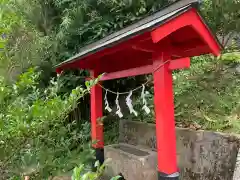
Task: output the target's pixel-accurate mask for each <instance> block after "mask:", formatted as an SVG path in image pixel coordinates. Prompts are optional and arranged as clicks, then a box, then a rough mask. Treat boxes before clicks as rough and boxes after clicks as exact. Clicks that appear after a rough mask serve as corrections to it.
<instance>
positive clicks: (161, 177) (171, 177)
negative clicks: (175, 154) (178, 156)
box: [158, 172, 179, 180]
mask: <svg viewBox="0 0 240 180" xmlns="http://www.w3.org/2000/svg"><path fill="white" fill-rule="evenodd" d="M158 180H179V173H178V172H176V173H173V174H165V173H162V172H158Z"/></svg>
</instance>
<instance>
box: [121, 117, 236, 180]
mask: <svg viewBox="0 0 240 180" xmlns="http://www.w3.org/2000/svg"><path fill="white" fill-rule="evenodd" d="M176 135H177V154H178V164H179V168H180V171H181V179H184V180H232V179H233V174H234V169H235V165H236V159H237V154H238V150H239V144H240V143H239V142H240V140H239V137H238V136H236V135H228V134H222V133H216V132H209V131H193V130H189V129H180V128H177V129H176ZM119 141H120V142H121V143H126V144H130V145H135V146H139V147H142V148H148V149H151V150H153V151H155V150H156V136H155V125H154V124H145V123H140V122H132V121H121V122H120V137H119ZM237 167H238V166H236V169H237ZM238 169H239V168H238ZM234 176H236V177H237V172H235V175H234ZM237 179H238V178H237ZM237 179H236V180H237ZM238 180H239V179H238Z"/></svg>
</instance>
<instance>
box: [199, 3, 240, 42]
mask: <svg viewBox="0 0 240 180" xmlns="http://www.w3.org/2000/svg"><path fill="white" fill-rule="evenodd" d="M239 9H240V2H239V0H204V3H203V6H202V13H203V15H204V16H205V19H206V22H207V23H208V24H209V25H210V27H211V28H212V29H213V31H214V32H215V33H217V34H218V35H220V36H222V44H223V46H226V45H227V43H228V41H229V39H230V38H231V37H232V35H233V34H234V33H238V32H240V20H239V15H240V11H239ZM226 35H229V36H228V37H226Z"/></svg>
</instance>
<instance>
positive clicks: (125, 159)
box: [105, 144, 158, 180]
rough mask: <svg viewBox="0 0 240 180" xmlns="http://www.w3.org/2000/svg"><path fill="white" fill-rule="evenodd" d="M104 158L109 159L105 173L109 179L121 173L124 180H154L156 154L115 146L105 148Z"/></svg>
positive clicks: (146, 150) (134, 148)
mask: <svg viewBox="0 0 240 180" xmlns="http://www.w3.org/2000/svg"><path fill="white" fill-rule="evenodd" d="M105 158H106V159H110V161H109V162H108V163H107V167H106V171H105V173H106V174H107V176H109V177H113V176H116V175H118V174H120V173H122V175H123V177H124V179H126V180H156V179H157V177H158V176H157V167H156V164H157V154H156V152H153V151H151V150H148V149H143V148H140V147H136V146H132V145H128V144H117V145H111V146H106V147H105Z"/></svg>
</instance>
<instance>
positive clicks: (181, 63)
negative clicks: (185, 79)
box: [169, 57, 190, 70]
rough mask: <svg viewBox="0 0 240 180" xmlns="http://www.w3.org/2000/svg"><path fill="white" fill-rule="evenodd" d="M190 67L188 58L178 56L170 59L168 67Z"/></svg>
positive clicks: (173, 68) (172, 68)
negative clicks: (178, 57)
mask: <svg viewBox="0 0 240 180" xmlns="http://www.w3.org/2000/svg"><path fill="white" fill-rule="evenodd" d="M187 68H190V58H189V57H186V58H180V59H176V60H172V61H171V62H170V65H169V69H171V70H176V69H187Z"/></svg>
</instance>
